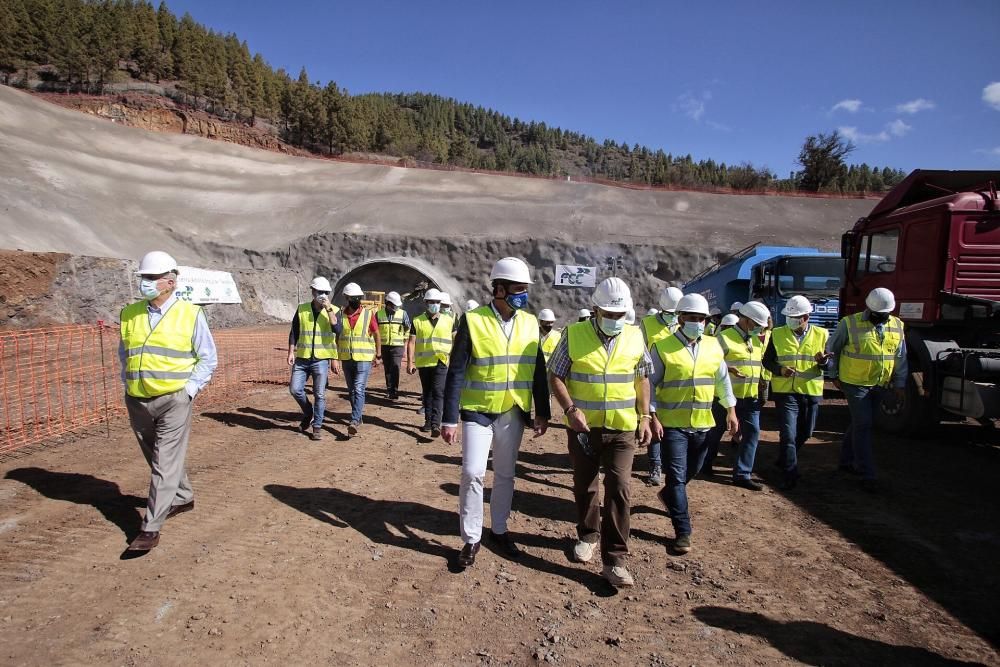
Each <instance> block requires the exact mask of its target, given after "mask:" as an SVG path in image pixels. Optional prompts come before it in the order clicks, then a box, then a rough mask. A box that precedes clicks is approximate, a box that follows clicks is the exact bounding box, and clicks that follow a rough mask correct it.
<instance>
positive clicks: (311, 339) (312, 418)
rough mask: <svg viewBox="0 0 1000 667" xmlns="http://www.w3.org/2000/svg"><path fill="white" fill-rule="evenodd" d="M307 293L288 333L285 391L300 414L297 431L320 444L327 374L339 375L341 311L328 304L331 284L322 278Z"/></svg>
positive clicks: (315, 280)
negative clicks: (309, 384) (309, 386)
mask: <svg viewBox="0 0 1000 667" xmlns="http://www.w3.org/2000/svg"><path fill="white" fill-rule="evenodd" d="M309 289H310V290H311V291H312V297H313V298H312V300H311V301H307V302H306V303H300V304H299V307H298V308H296V309H295V316H294V317H293V318H292V328H291V330H290V331H289V332H288V365H289V366H291V367H292V377H291V380H290V381H289V383H288V391H289V393H291V395H292V398H294V399H295V402H296V403H298V404H299V408H300V409H301V410H302V422H301V423H300V424H299V428H300V430H301V431H302V432H303V433H306V434H308V435H309V439H310V440H320V439H321V438H322V434H323V416H324V414H325V412H326V374H327V371H328V370H330V369H331V368H332V369H333V374H334V375H340V361H338V360H337V336H338V335H340V332H341V324H340V320H339V318H338V317H337V314H338V313H339V312H340V309H339V308H337V306H335V305H333V303H332V302H331V301H330V292H331V288H330V281H329V280H327V279H326V278H324V277H323V276H316V277H315V278H313V281H312V283H310V284H309ZM308 378H312V387H313V404H312V405H310V404H309V398H308V397H307V396H306V380H307V379H308Z"/></svg>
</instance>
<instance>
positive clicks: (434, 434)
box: [431, 426, 441, 438]
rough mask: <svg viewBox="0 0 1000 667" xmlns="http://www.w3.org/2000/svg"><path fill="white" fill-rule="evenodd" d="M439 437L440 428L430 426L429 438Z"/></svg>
mask: <svg viewBox="0 0 1000 667" xmlns="http://www.w3.org/2000/svg"><path fill="white" fill-rule="evenodd" d="M440 436H441V427H440V426H431V437H432V438H438V437H440Z"/></svg>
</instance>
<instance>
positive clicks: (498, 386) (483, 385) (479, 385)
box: [465, 380, 579, 404]
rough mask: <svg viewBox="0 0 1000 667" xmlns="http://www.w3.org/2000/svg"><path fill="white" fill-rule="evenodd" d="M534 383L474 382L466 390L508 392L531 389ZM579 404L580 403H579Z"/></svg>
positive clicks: (516, 381) (515, 381) (524, 381)
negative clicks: (509, 390) (508, 390)
mask: <svg viewBox="0 0 1000 667" xmlns="http://www.w3.org/2000/svg"><path fill="white" fill-rule="evenodd" d="M532 386H534V382H532V381H531V380H513V381H511V382H473V381H471V380H469V381H467V382H466V383H465V388H466V389H475V390H479V391H506V390H507V389H531V388H532ZM578 404H579V403H578Z"/></svg>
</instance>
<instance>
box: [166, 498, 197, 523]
mask: <svg viewBox="0 0 1000 667" xmlns="http://www.w3.org/2000/svg"><path fill="white" fill-rule="evenodd" d="M193 509H194V501H193V500H192V501H191V502H189V503H184V504H183V505H174V506H173V507H171V508H170V510H169V511H168V512H167V518H168V519H169V518H170V517H172V516H177V515H178V514H183V513H184V512H190V511H191V510H193Z"/></svg>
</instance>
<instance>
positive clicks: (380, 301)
mask: <svg viewBox="0 0 1000 667" xmlns="http://www.w3.org/2000/svg"><path fill="white" fill-rule="evenodd" d="M384 305H385V292H369V291H366V292H365V298H364V299H362V301H361V307H362V308H369V309H371V310H372V311H373V312H376V313H377V312H378V311H380V310H382V306H384Z"/></svg>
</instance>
